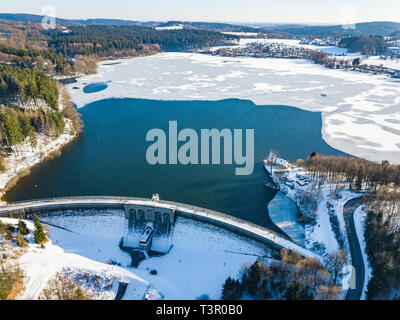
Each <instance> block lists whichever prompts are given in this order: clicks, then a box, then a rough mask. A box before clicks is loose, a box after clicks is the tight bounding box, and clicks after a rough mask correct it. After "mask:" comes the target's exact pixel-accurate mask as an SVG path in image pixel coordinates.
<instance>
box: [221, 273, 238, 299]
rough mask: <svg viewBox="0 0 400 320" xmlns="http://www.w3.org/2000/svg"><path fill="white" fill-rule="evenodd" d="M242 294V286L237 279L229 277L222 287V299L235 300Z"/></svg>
mask: <svg viewBox="0 0 400 320" xmlns="http://www.w3.org/2000/svg"><path fill="white" fill-rule="evenodd" d="M241 296H242V287H241V284H240V281H239V280H235V279H232V278H231V277H229V278H228V279H226V281H225V283H224V285H223V287H222V300H237V299H240V297H241Z"/></svg>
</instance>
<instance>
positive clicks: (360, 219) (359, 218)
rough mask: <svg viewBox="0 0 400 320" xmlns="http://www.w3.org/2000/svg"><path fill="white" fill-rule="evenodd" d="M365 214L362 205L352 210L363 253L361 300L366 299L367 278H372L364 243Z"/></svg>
mask: <svg viewBox="0 0 400 320" xmlns="http://www.w3.org/2000/svg"><path fill="white" fill-rule="evenodd" d="M366 216H367V213H366V212H365V211H364V208H363V207H362V206H360V207H358V208H357V209H356V211H355V212H354V225H355V227H356V231H357V237H358V240H359V242H360V247H361V252H362V255H363V260H364V266H365V281H364V289H363V294H362V296H361V300H365V299H366V291H367V285H368V282H369V280H370V279H371V278H372V267H371V265H370V264H369V259H368V255H367V251H366V247H367V244H366V243H365V238H364V231H365V218H366Z"/></svg>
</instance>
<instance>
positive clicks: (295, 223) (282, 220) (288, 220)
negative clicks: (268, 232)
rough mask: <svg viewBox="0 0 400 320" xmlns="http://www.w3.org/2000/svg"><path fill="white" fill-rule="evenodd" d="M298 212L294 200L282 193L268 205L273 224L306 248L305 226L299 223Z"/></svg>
mask: <svg viewBox="0 0 400 320" xmlns="http://www.w3.org/2000/svg"><path fill="white" fill-rule="evenodd" d="M297 213H298V210H297V207H296V205H295V204H294V202H293V201H292V200H290V199H289V198H288V197H286V196H285V195H284V194H283V193H282V192H278V193H277V194H276V195H275V198H274V199H273V200H272V201H271V202H270V203H269V204H268V214H269V217H270V218H271V220H272V222H273V223H274V224H276V225H277V226H278V227H279V228H280V229H281V230H283V231H284V232H285V233H286V234H287V235H288V236H289V237H290V238H291V239H292V240H293V241H294V242H296V243H297V244H299V245H301V246H304V244H305V243H304V241H305V238H304V226H303V224H302V223H300V222H299V218H298V215H297Z"/></svg>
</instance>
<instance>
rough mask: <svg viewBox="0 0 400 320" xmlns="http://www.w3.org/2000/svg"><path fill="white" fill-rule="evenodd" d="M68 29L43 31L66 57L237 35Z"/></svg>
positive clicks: (176, 46) (194, 44) (186, 45)
mask: <svg viewBox="0 0 400 320" xmlns="http://www.w3.org/2000/svg"><path fill="white" fill-rule="evenodd" d="M70 30H71V31H70V32H68V33H63V32H61V31H60V30H49V31H44V34H45V36H46V38H47V39H48V45H49V46H50V47H52V48H54V49H56V50H57V52H59V53H62V54H63V55H65V56H67V55H68V56H75V55H76V54H81V55H91V54H95V55H98V56H106V55H109V54H111V53H113V52H114V51H123V50H135V51H136V52H140V51H142V50H144V49H145V47H146V46H156V47H154V48H157V47H159V48H161V50H166V51H168V50H185V49H190V48H201V47H206V46H211V45H215V44H219V43H222V42H223V41H225V40H233V39H236V38H237V37H235V36H231V35H224V34H222V33H219V32H213V31H205V30H197V29H182V30H155V29H153V28H146V27H139V26H104V25H102V26H87V27H81V26H75V27H74V26H73V27H70Z"/></svg>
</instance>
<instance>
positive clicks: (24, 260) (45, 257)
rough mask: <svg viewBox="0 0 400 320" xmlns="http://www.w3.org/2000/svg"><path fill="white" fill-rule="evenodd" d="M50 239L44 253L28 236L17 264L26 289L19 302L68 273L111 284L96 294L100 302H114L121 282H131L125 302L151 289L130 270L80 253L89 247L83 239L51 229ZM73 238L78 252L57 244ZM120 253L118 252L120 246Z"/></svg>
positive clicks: (139, 297)
mask: <svg viewBox="0 0 400 320" xmlns="http://www.w3.org/2000/svg"><path fill="white" fill-rule="evenodd" d="M0 220H1V221H3V222H4V223H11V224H14V225H15V224H17V223H18V220H16V219H9V218H0ZM27 226H28V228H29V229H31V230H33V224H32V223H31V222H29V221H27ZM50 238H51V239H52V241H49V242H47V243H45V248H44V249H42V248H41V247H40V246H38V245H36V244H34V243H33V239H32V234H30V235H29V236H28V240H29V246H28V247H27V248H26V249H24V253H23V254H22V255H21V256H20V257H19V258H18V259H17V260H16V262H17V263H18V264H19V265H20V267H21V268H22V269H23V271H24V274H25V277H24V288H25V289H24V291H23V292H22V293H21V294H20V295H19V296H18V297H17V298H18V299H21V300H32V299H37V298H38V296H39V295H40V293H41V292H42V290H43V289H45V288H46V286H47V284H48V281H49V280H50V279H52V278H53V277H54V276H55V275H56V273H57V272H61V273H69V274H71V275H79V274H87V275H97V276H100V278H102V279H105V280H107V281H106V282H108V283H111V285H112V286H111V288H108V289H107V290H106V289H105V290H103V291H102V292H98V293H97V294H96V298H97V299H114V298H115V295H116V291H117V288H118V282H119V280H123V281H128V282H129V286H128V288H129V290H128V291H127V293H126V295H125V297H124V298H126V299H130V300H137V299H143V297H144V296H145V294H146V293H147V292H148V291H149V289H150V288H151V286H150V284H149V283H148V282H147V281H145V280H143V279H141V278H140V277H138V276H137V275H135V274H134V273H133V272H132V271H131V270H128V269H126V268H122V267H119V266H115V265H109V264H106V263H105V262H106V261H104V262H99V261H96V260H94V259H90V258H88V257H87V256H85V255H84V254H82V253H84V252H82V251H81V250H79V247H80V245H83V246H85V244H86V242H85V240H84V239H82V238H83V237H82V236H81V237H79V236H77V235H76V234H75V235H74V234H72V233H71V232H68V231H66V230H62V229H59V228H55V227H50ZM71 238H75V240H76V241H77V242H76V245H77V247H76V249H77V250H71V249H69V250H68V249H65V248H63V247H62V246H60V245H59V244H57V242H61V243H63V242H62V241H60V240H64V239H71ZM86 246H87V244H86ZM89 246H90V244H89ZM11 249H13V248H11ZM14 250H15V248H14ZM117 250H119V249H118V246H117ZM154 296H155V295H154Z"/></svg>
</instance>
